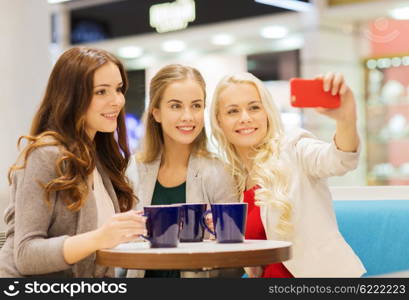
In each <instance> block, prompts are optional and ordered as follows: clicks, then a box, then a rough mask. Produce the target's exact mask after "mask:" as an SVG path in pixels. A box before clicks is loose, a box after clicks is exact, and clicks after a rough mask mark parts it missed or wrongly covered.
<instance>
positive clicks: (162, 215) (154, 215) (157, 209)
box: [142, 205, 181, 248]
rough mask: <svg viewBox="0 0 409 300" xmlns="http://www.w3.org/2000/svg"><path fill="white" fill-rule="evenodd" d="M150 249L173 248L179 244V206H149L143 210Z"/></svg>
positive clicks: (146, 237)
mask: <svg viewBox="0 0 409 300" xmlns="http://www.w3.org/2000/svg"><path fill="white" fill-rule="evenodd" d="M143 210H144V216H146V229H147V236H144V235H143V236H142V237H143V238H144V239H146V240H148V241H149V242H150V246H151V248H175V247H177V246H178V244H179V233H180V221H181V220H180V211H181V206H180V205H150V206H145V207H144V208H143Z"/></svg>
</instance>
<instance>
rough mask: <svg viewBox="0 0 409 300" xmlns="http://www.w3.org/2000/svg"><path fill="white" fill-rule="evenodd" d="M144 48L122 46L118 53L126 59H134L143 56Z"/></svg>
mask: <svg viewBox="0 0 409 300" xmlns="http://www.w3.org/2000/svg"><path fill="white" fill-rule="evenodd" d="M142 53H143V49H142V48H141V47H136V46H127V47H121V48H119V50H118V55H119V56H120V57H122V58H125V59H132V58H137V57H139V56H141V55H142Z"/></svg>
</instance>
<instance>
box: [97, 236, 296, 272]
mask: <svg viewBox="0 0 409 300" xmlns="http://www.w3.org/2000/svg"><path fill="white" fill-rule="evenodd" d="M290 248H291V243H290V242H284V241H270V240H245V241H244V242H243V243H234V244H227V243H226V244H221V243H217V242H216V241H209V240H206V241H203V242H200V243H179V245H178V247H176V248H150V245H149V242H133V243H126V244H120V245H119V246H117V247H116V248H112V249H104V250H99V251H97V260H96V262H97V264H100V265H104V266H110V267H122V268H127V269H140V270H198V269H204V270H206V269H214V268H235V267H247V266H261V265H267V264H271V263H277V262H282V261H285V260H288V259H289V258H290Z"/></svg>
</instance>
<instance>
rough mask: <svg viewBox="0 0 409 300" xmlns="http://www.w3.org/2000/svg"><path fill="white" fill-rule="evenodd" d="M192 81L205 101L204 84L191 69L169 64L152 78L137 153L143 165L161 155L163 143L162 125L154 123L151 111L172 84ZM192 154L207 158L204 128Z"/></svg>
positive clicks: (196, 140)
mask: <svg viewBox="0 0 409 300" xmlns="http://www.w3.org/2000/svg"><path fill="white" fill-rule="evenodd" d="M186 79H192V80H194V81H196V82H197V83H198V84H199V85H200V87H201V88H202V90H203V93H204V98H205V99H206V84H205V81H204V79H203V77H202V75H201V74H200V72H199V71H198V70H197V69H195V68H192V67H188V66H183V65H179V64H171V65H167V66H165V67H163V68H162V69H160V70H159V71H158V72H157V73H156V75H155V76H154V77H153V78H152V80H151V83H150V89H149V107H148V109H147V110H146V111H145V113H144V116H143V122H144V125H145V134H144V137H143V140H142V150H141V151H140V152H139V153H137V159H138V161H140V162H143V163H149V162H152V161H154V160H155V159H157V158H158V156H159V154H160V153H161V151H162V149H163V146H164V141H163V131H162V125H161V124H160V123H158V122H156V120H155V118H154V117H153V109H154V108H159V106H160V101H161V100H162V96H163V93H164V91H165V89H166V88H167V87H168V86H169V85H170V84H172V83H174V82H177V81H183V80H186ZM192 153H194V154H196V155H201V156H206V157H209V156H210V153H209V151H208V149H207V137H206V132H205V128H204V127H203V129H202V131H201V132H200V133H199V135H198V136H197V137H196V139H195V140H194V142H193V150H192Z"/></svg>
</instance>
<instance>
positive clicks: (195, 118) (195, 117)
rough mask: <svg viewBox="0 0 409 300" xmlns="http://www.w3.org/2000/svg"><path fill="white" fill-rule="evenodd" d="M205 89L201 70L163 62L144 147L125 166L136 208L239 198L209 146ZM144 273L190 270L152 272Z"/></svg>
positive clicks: (168, 274)
mask: <svg viewBox="0 0 409 300" xmlns="http://www.w3.org/2000/svg"><path fill="white" fill-rule="evenodd" d="M205 90H206V87H205V82H204V80H203V77H202V75H201V74H200V73H199V71H198V70H196V69H195V68H191V67H187V66H182V65H178V64H173V65H168V66H165V67H163V68H162V69H161V70H159V71H158V72H157V74H156V75H155V76H154V77H153V78H152V80H151V83H150V92H149V98H150V102H149V107H148V109H147V110H146V112H145V115H144V125H145V134H144V138H143V142H142V149H141V151H140V152H138V153H137V154H136V155H135V156H134V157H133V159H132V161H131V164H130V166H129V168H128V170H127V175H128V178H130V179H131V181H132V182H133V186H134V190H135V193H136V196H137V198H138V199H139V203H138V206H137V208H138V209H139V208H143V206H146V205H158V204H162V205H166V204H174V203H206V204H210V203H215V202H236V201H238V194H237V193H236V192H235V189H234V185H233V180H232V178H231V177H230V176H229V174H228V173H227V171H226V170H225V167H224V165H223V164H222V163H221V162H220V161H219V160H217V159H216V158H215V157H214V156H213V155H212V154H211V153H209V151H208V150H207V138H206V133H205V128H204V108H205V98H206V92H205ZM189 273H190V272H189ZM132 274H133V275H132ZM202 275H203V274H202ZM128 276H136V277H141V276H143V272H140V271H139V272H137V273H135V272H134V271H130V272H128ZM145 276H146V277H180V276H182V277H186V276H189V275H187V274H186V273H184V274H179V272H178V271H169V272H166V271H160V272H155V271H148V272H146V274H145Z"/></svg>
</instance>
